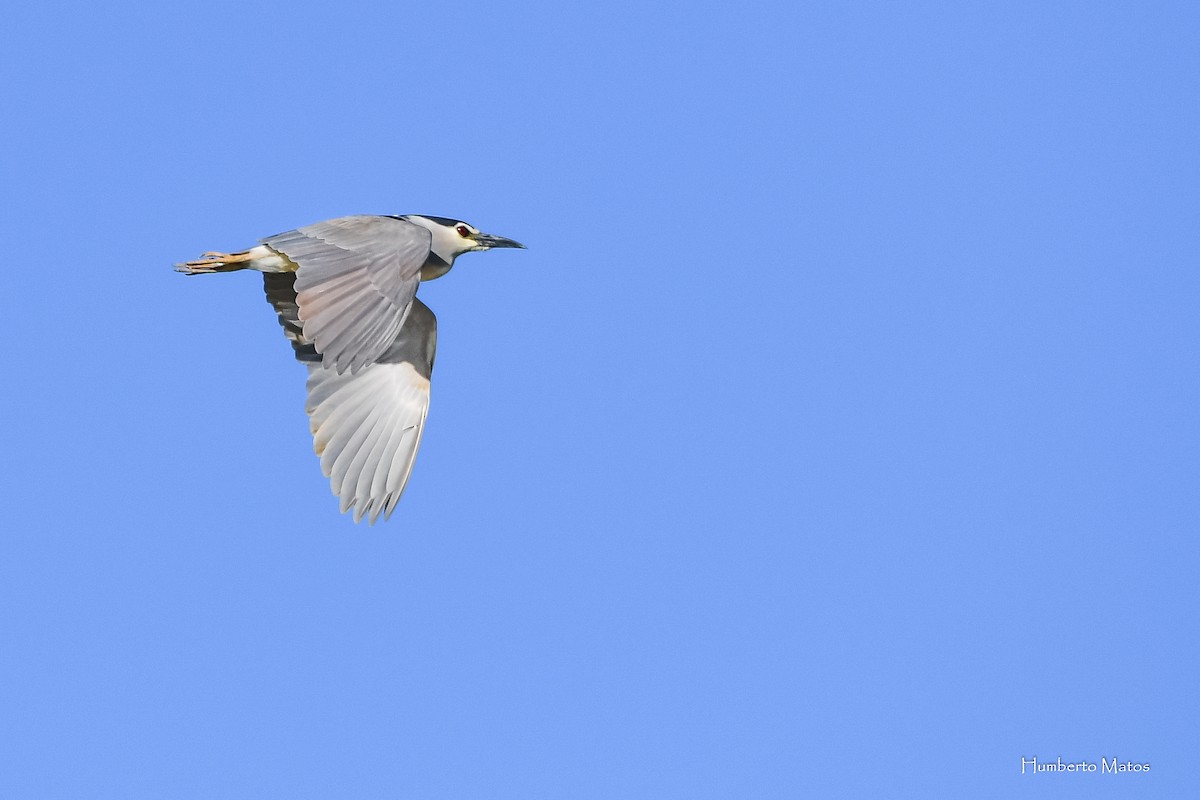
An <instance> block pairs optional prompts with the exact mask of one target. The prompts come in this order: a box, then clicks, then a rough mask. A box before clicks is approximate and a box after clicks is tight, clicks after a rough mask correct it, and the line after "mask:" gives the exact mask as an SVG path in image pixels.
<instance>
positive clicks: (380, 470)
mask: <svg viewBox="0 0 1200 800" xmlns="http://www.w3.org/2000/svg"><path fill="white" fill-rule="evenodd" d="M263 283H264V285H265V287H266V293H267V300H268V301H269V302H270V303H271V305H272V306H274V307H275V311H276V312H277V313H278V314H279V323H280V324H281V325H282V326H283V331H284V334H285V335H286V336H287V338H288V339H289V340H290V341H291V343H292V346H293V347H294V348H295V350H296V358H297V359H298V360H299V361H301V362H302V363H304V364H306V365H307V366H308V401H307V403H306V404H305V410H307V411H308V415H309V419H310V421H311V428H312V434H313V447H314V449H315V450H316V452H317V455H319V456H320V457H321V470H322V471H323V472H324V473H325V475H326V477H328V478H329V479H330V484H331V486H332V488H333V493H334V494H335V495H337V496H338V497H339V498H340V499H341V508H342V511H343V512H346V511H348V510H350V509H354V521H355V522H358V521H360V520H361V519H362V518H363V517H364V516H366V517H368V518H369V520H370V522H372V523H374V522H375V521H376V520H377V519H379V516H380V515H381V514H382V515H383V516H384V518H385V519H386V518H387V517H388V516H390V515H391V513H392V510H393V509H394V508H395V507H396V503H397V502H398V501H399V500H400V495H401V493H402V492H403V491H404V486H405V484H406V483H408V477H409V475H411V474H412V468H413V462H414V461H415V460H416V457H417V448H418V447H420V445H421V434H422V432H423V431H424V428H425V415H426V414H427V413H428V411H429V376H430V374H431V373H432V371H433V360H434V351H435V348H436V347H437V318H436V317H435V316H434V315H433V312H432V311H430V310H429V307H428V306H426V305H425V304H424V303H422V302H421V301H420V300H417V299H416V298H415V297H414V298H413V299H412V307H411V311H410V312H409V314H408V315H407V319H406V320H405V321H404V324H403V327H402V328H401V329H400V332H399V333H398V334H397V335H396V336H395V337H394V338H393V340H392V341H391V343H390V344H389V346H388V347H387V348H386V349H385V350H384V351H383V352H382V353H380V354H379V356H378V357H377V358H376V359H375V361H374V362H373V363H370V364H366V365H365V366H363V367H362V368H361V369H359V370H358V371H357V372H342V373H339V372H338V371H337V370H336V369H334V368H332V367H331V366H329V365H328V363H326V362H324V361H323V359H322V357H321V354H320V353H318V352H317V349H316V348H315V347H314V346H313V343H312V342H311V341H310V340H309V339H308V338H307V336H306V333H305V331H306V329H307V325H306V324H303V325H302V323H301V321H300V318H299V311H300V306H299V304H298V303H297V292H296V289H295V285H298V284H299V283H300V278H299V277H298V276H295V275H293V274H291V273H266V274H264V275H263Z"/></svg>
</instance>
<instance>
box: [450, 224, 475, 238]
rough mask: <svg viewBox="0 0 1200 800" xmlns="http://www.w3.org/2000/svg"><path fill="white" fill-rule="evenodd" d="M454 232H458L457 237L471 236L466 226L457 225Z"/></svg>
mask: <svg viewBox="0 0 1200 800" xmlns="http://www.w3.org/2000/svg"><path fill="white" fill-rule="evenodd" d="M454 230H456V231H458V235H459V236H470V235H471V229H470V228H468V227H467V226H466V225H459V226H458V227H457V228H455V229H454Z"/></svg>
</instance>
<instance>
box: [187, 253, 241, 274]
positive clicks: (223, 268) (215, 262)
mask: <svg viewBox="0 0 1200 800" xmlns="http://www.w3.org/2000/svg"><path fill="white" fill-rule="evenodd" d="M253 260H254V256H252V255H250V253H249V251H246V252H242V253H220V252H217V251H216V250H210V251H209V252H207V253H205V254H204V255H203V256H201V257H200V258H198V259H196V260H195V261H185V262H183V263H182V264H176V265H175V271H176V272H182V273H183V274H184V275H206V274H208V273H211V272H231V271H233V270H235V269H242V267H241V266H239V265H240V264H244V263H245V262H247V261H253Z"/></svg>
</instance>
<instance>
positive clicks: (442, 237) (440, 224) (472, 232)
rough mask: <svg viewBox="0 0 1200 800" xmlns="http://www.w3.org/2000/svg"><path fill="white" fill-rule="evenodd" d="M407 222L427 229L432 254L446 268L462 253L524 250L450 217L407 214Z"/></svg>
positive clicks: (512, 242) (523, 246)
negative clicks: (495, 249)
mask: <svg viewBox="0 0 1200 800" xmlns="http://www.w3.org/2000/svg"><path fill="white" fill-rule="evenodd" d="M404 219H406V220H408V221H409V222H412V223H415V224H417V225H420V226H421V227H423V228H428V229H429V232H430V233H431V234H433V242H432V246H431V249H432V251H433V254H434V255H436V256H437V257H438V258H440V259H442V260H443V261H445V262H446V265H447V267H449V265H451V264H453V263H454V259H455V258H457V257H458V256H461V255H462V254H463V253H473V252H476V251H481V250H491V249H492V248H495V247H519V248H521V249H524V248H525V245H523V244H521V243H520V242H514V241H513V240H512V239H505V238H504V237H503V236H493V235H492V234H490V233H484V232H482V231H481V230H479V229H478V228H476V227H475V226H474V225H471V224H469V223H466V222H463V221H462V220H457V219H451V218H450V217H430V216H425V215H422V214H409V215H407V216H405V217H404Z"/></svg>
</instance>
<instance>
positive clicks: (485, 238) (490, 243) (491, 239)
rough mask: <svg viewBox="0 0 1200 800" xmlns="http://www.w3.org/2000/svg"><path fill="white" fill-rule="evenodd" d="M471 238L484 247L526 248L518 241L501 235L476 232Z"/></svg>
mask: <svg viewBox="0 0 1200 800" xmlns="http://www.w3.org/2000/svg"><path fill="white" fill-rule="evenodd" d="M473 238H474V239H475V241H476V242H478V243H479V244H481V245H483V246H484V247H519V248H521V249H522V250H524V249H526V248H525V245H523V244H521V243H520V242H516V241H513V240H512V239H505V238H504V237H503V236H492V235H491V234H490V233H478V234H476V235H475V236H474V237H473Z"/></svg>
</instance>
